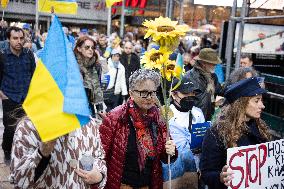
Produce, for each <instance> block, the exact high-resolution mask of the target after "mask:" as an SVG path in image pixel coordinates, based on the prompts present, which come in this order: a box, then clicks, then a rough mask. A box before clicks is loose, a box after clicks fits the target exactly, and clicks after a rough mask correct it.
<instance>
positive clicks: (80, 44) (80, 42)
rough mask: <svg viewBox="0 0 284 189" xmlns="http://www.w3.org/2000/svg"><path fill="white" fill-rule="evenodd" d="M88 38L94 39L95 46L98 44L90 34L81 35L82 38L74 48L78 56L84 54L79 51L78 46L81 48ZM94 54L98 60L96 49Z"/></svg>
mask: <svg viewBox="0 0 284 189" xmlns="http://www.w3.org/2000/svg"><path fill="white" fill-rule="evenodd" d="M87 40H89V41H92V42H93V44H94V47H96V46H97V43H96V41H95V40H93V39H92V38H91V37H89V36H82V37H80V38H79V39H78V40H77V42H76V45H75V48H74V53H75V55H76V56H78V55H80V56H82V53H81V52H79V51H78V48H81V47H82V45H83V44H84V43H85V41H87ZM93 56H94V57H95V58H96V60H98V55H97V53H96V52H95V51H94V55H93Z"/></svg>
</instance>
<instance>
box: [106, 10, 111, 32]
mask: <svg viewBox="0 0 284 189" xmlns="http://www.w3.org/2000/svg"><path fill="white" fill-rule="evenodd" d="M110 33H111V7H109V8H108V10H107V36H110Z"/></svg>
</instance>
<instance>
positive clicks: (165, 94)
mask: <svg viewBox="0 0 284 189" xmlns="http://www.w3.org/2000/svg"><path fill="white" fill-rule="evenodd" d="M162 72H163V75H164V76H166V66H165V65H164V64H163V67H162ZM161 82H162V93H163V99H164V104H165V106H164V107H165V115H164V116H165V120H166V126H167V138H166V141H168V140H169V139H170V127H169V116H168V112H169V108H170V106H169V105H170V103H169V102H170V101H169V99H170V95H169V97H167V79H166V78H162V77H161ZM168 166H169V189H171V188H172V171H171V156H170V155H168Z"/></svg>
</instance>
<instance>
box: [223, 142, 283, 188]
mask: <svg viewBox="0 0 284 189" xmlns="http://www.w3.org/2000/svg"><path fill="white" fill-rule="evenodd" d="M227 165H228V166H229V167H230V169H231V170H232V171H233V172H234V178H233V180H232V181H231V182H230V186H229V187H228V188H229V189H245V188H250V189H251V188H253V189H284V139H281V140H276V141H272V142H267V143H262V144H258V145H250V146H243V147H236V148H229V149H228V150H227Z"/></svg>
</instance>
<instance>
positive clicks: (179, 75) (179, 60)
mask: <svg viewBox="0 0 284 189" xmlns="http://www.w3.org/2000/svg"><path fill="white" fill-rule="evenodd" d="M182 73H183V58H182V55H181V54H180V53H178V55H177V59H176V65H175V69H174V76H175V77H176V78H178V79H179V82H178V83H177V84H176V85H175V86H172V90H175V89H176V88H178V86H180V84H181V80H182Z"/></svg>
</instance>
